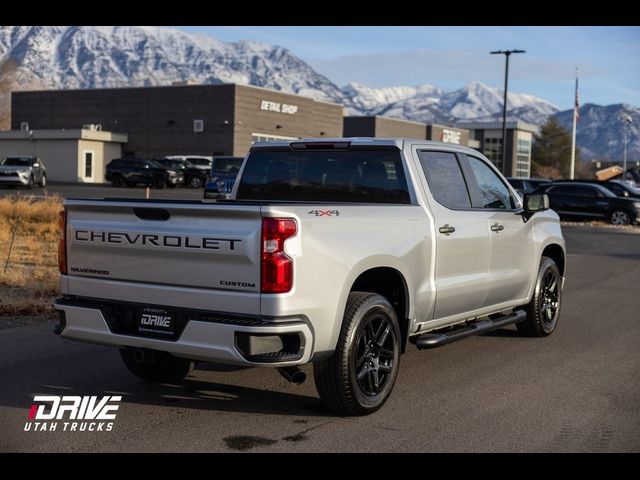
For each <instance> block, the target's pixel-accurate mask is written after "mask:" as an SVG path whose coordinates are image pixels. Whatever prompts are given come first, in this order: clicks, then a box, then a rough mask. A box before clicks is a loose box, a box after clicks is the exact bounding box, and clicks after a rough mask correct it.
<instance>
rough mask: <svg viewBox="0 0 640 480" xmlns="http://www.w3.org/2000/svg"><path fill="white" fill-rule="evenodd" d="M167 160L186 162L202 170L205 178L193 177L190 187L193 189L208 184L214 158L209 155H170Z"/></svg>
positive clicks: (189, 183)
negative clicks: (207, 180)
mask: <svg viewBox="0 0 640 480" xmlns="http://www.w3.org/2000/svg"><path fill="white" fill-rule="evenodd" d="M165 158H168V159H172V160H186V161H187V162H189V163H190V164H191V165H193V166H194V167H196V168H198V169H200V170H201V171H202V173H203V174H204V175H205V177H204V178H203V177H199V176H192V177H191V181H190V182H188V185H189V186H190V187H191V188H202V186H203V185H204V184H205V183H206V179H207V176H208V175H209V172H210V171H211V164H212V163H213V157H210V156H207V155H168V156H166V157H165Z"/></svg>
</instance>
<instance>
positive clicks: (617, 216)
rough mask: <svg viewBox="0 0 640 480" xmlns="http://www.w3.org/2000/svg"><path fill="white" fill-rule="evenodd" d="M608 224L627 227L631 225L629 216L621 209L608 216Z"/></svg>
mask: <svg viewBox="0 0 640 480" xmlns="http://www.w3.org/2000/svg"><path fill="white" fill-rule="evenodd" d="M609 223H611V225H629V224H631V215H630V214H629V212H627V211H626V210H623V209H621V208H619V209H616V210H613V211H612V212H611V213H610V214H609Z"/></svg>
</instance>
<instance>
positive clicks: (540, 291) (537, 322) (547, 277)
mask: <svg viewBox="0 0 640 480" xmlns="http://www.w3.org/2000/svg"><path fill="white" fill-rule="evenodd" d="M561 286H562V276H561V275H560V270H558V266H557V265H556V262H554V261H553V259H551V258H549V257H542V259H541V261H540V269H539V270H538V277H537V279H536V286H535V290H534V292H533V298H532V299H531V302H529V304H527V306H526V307H525V308H524V309H525V311H526V312H527V319H526V320H524V321H523V322H519V323H516V327H517V328H518V331H519V332H520V333H522V334H523V335H527V336H529V337H546V336H547V335H551V333H553V331H554V330H555V328H556V325H557V324H558V318H559V317H560V303H561V300H562V289H561Z"/></svg>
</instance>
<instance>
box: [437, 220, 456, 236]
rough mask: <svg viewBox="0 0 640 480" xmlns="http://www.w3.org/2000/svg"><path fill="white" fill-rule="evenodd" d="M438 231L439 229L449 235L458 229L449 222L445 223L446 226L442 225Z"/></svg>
mask: <svg viewBox="0 0 640 480" xmlns="http://www.w3.org/2000/svg"><path fill="white" fill-rule="evenodd" d="M438 231H439V232H440V233H444V234H445V235H449V234H451V233H453V232H455V231H456V229H455V227H452V226H451V225H449V224H448V223H447V224H445V225H444V227H440V228H439V229H438Z"/></svg>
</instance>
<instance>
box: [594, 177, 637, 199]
mask: <svg viewBox="0 0 640 480" xmlns="http://www.w3.org/2000/svg"><path fill="white" fill-rule="evenodd" d="M586 182H588V183H595V184H596V185H602V186H603V187H604V188H606V189H607V190H611V191H612V192H613V193H615V194H616V196H618V197H626V198H635V199H638V200H636V201H640V190H638V189H637V188H633V187H631V186H629V185H627V184H626V183H620V182H612V181H610V180H609V181H600V180H586Z"/></svg>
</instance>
